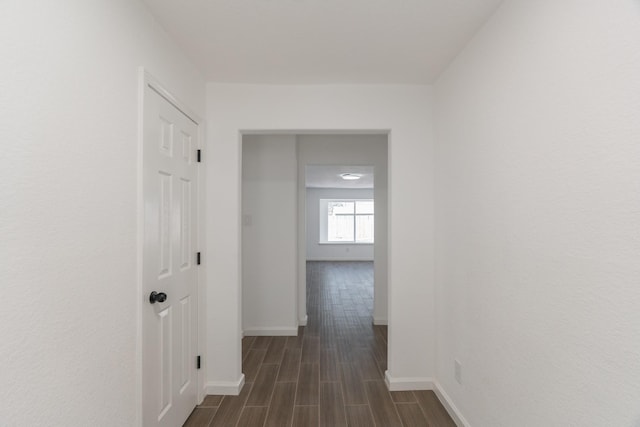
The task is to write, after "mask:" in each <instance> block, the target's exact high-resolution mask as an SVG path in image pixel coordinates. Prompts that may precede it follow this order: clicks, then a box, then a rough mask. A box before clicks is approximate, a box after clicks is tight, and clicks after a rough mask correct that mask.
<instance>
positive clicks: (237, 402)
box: [210, 385, 251, 427]
mask: <svg viewBox="0 0 640 427" xmlns="http://www.w3.org/2000/svg"><path fill="white" fill-rule="evenodd" d="M250 390H251V385H245V386H244V387H243V388H242V391H240V395H239V396H225V397H224V399H222V402H220V406H219V407H218V410H217V411H216V414H215V415H214V417H213V420H212V421H211V424H210V425H211V427H227V426H235V425H236V423H237V422H238V419H239V418H240V414H241V413H242V409H243V408H244V404H245V402H246V401H247V397H248V396H249V392H250Z"/></svg>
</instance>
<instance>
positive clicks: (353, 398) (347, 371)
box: [340, 363, 367, 405]
mask: <svg viewBox="0 0 640 427" xmlns="http://www.w3.org/2000/svg"><path fill="white" fill-rule="evenodd" d="M340 373H341V376H340V379H341V380H342V386H343V388H344V400H345V403H346V404H347V405H361V404H366V403H367V395H366V394H365V391H364V382H363V381H362V377H361V376H360V370H359V369H358V365H356V364H355V363H341V364H340Z"/></svg>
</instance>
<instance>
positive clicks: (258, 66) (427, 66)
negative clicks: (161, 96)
mask: <svg viewBox="0 0 640 427" xmlns="http://www.w3.org/2000/svg"><path fill="white" fill-rule="evenodd" d="M143 1H144V2H145V3H146V4H147V5H148V7H149V8H150V10H151V12H152V13H153V14H154V15H155V16H156V18H157V19H158V21H159V22H160V24H161V25H162V26H163V27H164V28H165V29H166V30H167V31H168V32H169V33H170V34H171V35H172V36H173V37H174V38H175V39H176V40H177V41H178V43H179V44H180V45H181V46H182V48H183V49H184V50H185V51H186V52H187V54H188V55H189V56H190V58H191V59H192V60H193V61H194V62H195V63H196V64H197V65H199V66H200V67H201V69H202V70H203V71H204V73H205V76H206V78H207V80H209V81H215V82H229V83H276V84H323V83H402V84H428V83H433V81H434V80H435V79H436V77H437V76H438V75H439V73H440V72H441V71H442V70H443V69H444V67H446V65H447V64H448V63H449V62H450V61H451V60H452V59H453V58H454V57H455V55H456V54H457V53H458V52H459V51H460V50H461V49H462V48H463V47H464V45H465V44H466V43H467V41H468V40H469V39H470V38H471V36H472V35H473V34H474V32H475V31H476V30H477V29H478V28H479V27H480V26H481V25H482V23H483V22H484V21H485V20H486V19H487V18H488V17H489V15H490V14H491V13H492V12H493V10H495V8H496V7H497V5H498V4H499V3H500V2H501V0H143Z"/></svg>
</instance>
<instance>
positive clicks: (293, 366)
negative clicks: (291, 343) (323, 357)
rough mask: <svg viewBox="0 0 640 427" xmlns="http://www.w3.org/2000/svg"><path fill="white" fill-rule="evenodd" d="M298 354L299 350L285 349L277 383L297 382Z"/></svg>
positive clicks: (298, 369)
mask: <svg viewBox="0 0 640 427" xmlns="http://www.w3.org/2000/svg"><path fill="white" fill-rule="evenodd" d="M300 353H301V349H299V348H285V350H284V356H283V357H282V363H281V364H280V372H279V373H278V382H291V381H294V382H295V381H298V372H299V371H300Z"/></svg>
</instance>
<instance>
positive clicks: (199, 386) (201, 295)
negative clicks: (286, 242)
mask: <svg viewBox="0 0 640 427" xmlns="http://www.w3.org/2000/svg"><path fill="white" fill-rule="evenodd" d="M147 86H149V87H150V88H151V89H152V90H153V91H155V92H156V93H158V94H159V95H160V96H161V97H163V98H164V99H165V100H167V101H168V102H169V103H170V104H172V105H173V106H174V107H176V108H177V109H178V110H180V111H181V112H182V113H183V114H184V115H186V116H187V117H188V118H190V119H191V120H192V121H193V122H195V123H196V125H197V127H198V143H197V145H196V147H195V148H196V149H200V150H201V149H202V147H203V143H204V137H205V123H204V120H203V119H202V118H201V117H200V116H199V115H198V114H196V113H195V112H194V110H193V109H191V108H190V107H189V106H188V105H187V104H185V103H184V102H182V101H180V99H179V98H177V97H176V96H174V95H173V94H172V92H171V91H169V90H168V89H167V87H166V86H165V85H163V84H162V83H161V82H160V81H159V80H158V79H156V78H155V77H154V76H153V75H152V74H151V73H150V72H149V71H148V70H146V69H145V68H144V67H142V66H141V67H139V68H138V152H137V164H136V168H137V174H136V175H137V177H136V178H137V183H136V184H137V188H136V192H137V221H136V227H137V235H136V241H137V245H136V276H137V277H136V287H135V294H134V300H135V301H136V425H138V426H142V410H143V401H142V399H143V386H144V384H143V383H142V368H143V363H144V361H143V360H142V331H143V327H142V313H143V311H142V310H143V308H144V307H145V306H146V304H149V300H148V297H147V296H145V295H143V292H144V287H143V285H144V284H143V256H144V186H143V172H144V169H143V168H144V157H143V156H144V111H145V110H144V108H145V98H146V96H145V92H146V91H145V89H146V87H147ZM196 166H197V169H198V172H197V179H198V194H197V195H196V199H197V201H196V204H197V215H196V224H195V227H196V230H197V232H196V235H197V240H196V247H197V248H198V250H199V252H201V253H202V258H203V259H204V258H205V256H204V255H205V253H206V252H205V251H206V238H205V235H206V233H205V226H206V221H205V218H206V216H205V208H206V203H205V195H206V192H205V166H204V162H202V163H198V164H197V165H196ZM196 281H197V283H196V304H195V307H196V318H197V322H196V325H195V326H196V338H197V344H196V347H197V350H198V355H200V356H201V360H202V365H201V369H199V370H198V371H197V376H196V380H197V381H196V391H197V394H196V397H197V401H196V402H195V403H196V404H200V403H202V400H203V399H204V397H205V390H204V384H205V371H206V360H207V357H206V345H205V344H206V341H205V337H206V329H205V325H206V322H205V313H206V307H205V303H206V299H205V283H206V280H205V269H204V268H198V269H197V272H196Z"/></svg>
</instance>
